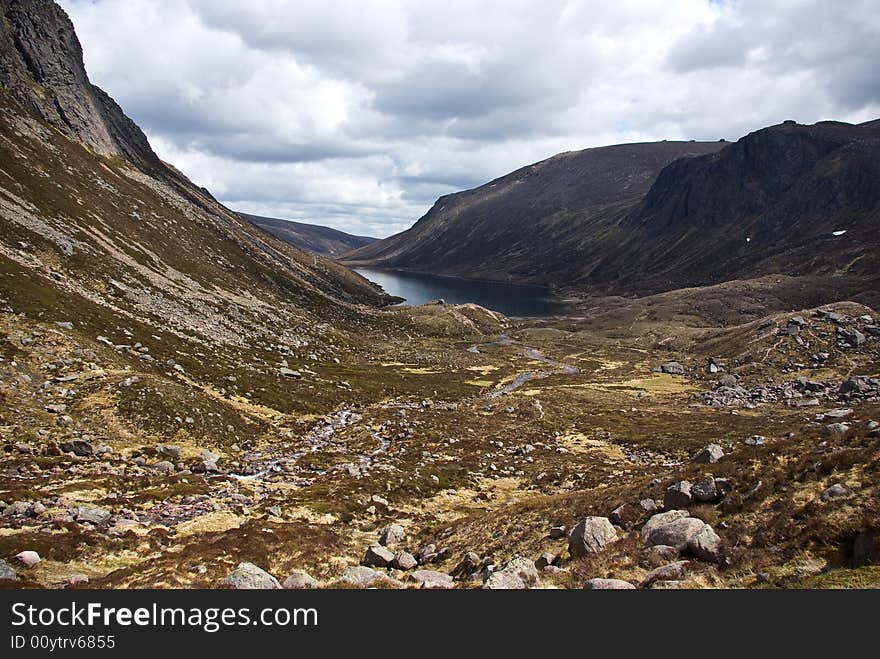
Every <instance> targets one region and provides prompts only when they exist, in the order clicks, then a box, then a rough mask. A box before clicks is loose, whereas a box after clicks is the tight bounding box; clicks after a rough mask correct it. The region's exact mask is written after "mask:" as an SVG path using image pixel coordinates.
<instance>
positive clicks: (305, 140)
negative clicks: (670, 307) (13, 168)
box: [61, 0, 880, 236]
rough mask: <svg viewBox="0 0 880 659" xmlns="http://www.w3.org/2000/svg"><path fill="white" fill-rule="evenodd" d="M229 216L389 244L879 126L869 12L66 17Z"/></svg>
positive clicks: (185, 1)
mask: <svg viewBox="0 0 880 659" xmlns="http://www.w3.org/2000/svg"><path fill="white" fill-rule="evenodd" d="M61 4H62V5H63V6H64V8H65V9H66V10H67V11H68V13H69V14H70V15H71V18H72V19H73V21H74V24H75V25H76V27H77V31H78V33H79V36H80V39H81V41H82V42H83V47H84V51H85V60H86V66H87V68H88V70H89V73H90V75H91V77H92V79H93V81H94V82H95V83H96V84H98V85H100V86H101V87H103V88H104V89H106V90H107V91H108V92H109V93H110V94H111V95H112V96H114V97H115V98H116V99H117V100H118V101H119V102H120V103H121V104H122V106H123V107H124V108H125V110H126V111H127V113H128V114H129V115H130V116H131V117H132V118H134V119H135V121H137V122H138V123H139V124H140V125H141V126H142V127H143V128H144V130H145V132H146V133H147V135H148V136H149V137H150V140H151V142H152V143H153V145H154V147H155V148H156V149H157V151H158V152H159V153H160V155H161V156H162V157H164V158H166V159H167V160H169V161H171V162H174V163H175V164H176V165H177V166H179V167H180V168H181V169H182V170H183V171H185V172H186V173H187V174H188V175H189V176H190V177H191V178H192V179H193V180H195V181H196V182H197V183H199V184H200V185H205V186H206V187H208V188H209V189H211V190H212V192H213V193H214V194H215V195H216V196H217V197H218V198H220V199H221V200H222V201H224V202H225V203H227V204H228V205H229V206H231V207H233V208H236V209H240V210H243V211H249V212H255V213H259V214H263V215H273V216H279V217H287V218H290V219H297V220H302V221H306V222H315V223H319V224H326V225H329V226H333V227H336V228H339V229H342V230H346V231H351V232H353V233H360V234H372V235H377V236H385V235H389V234H391V233H394V232H396V231H400V230H403V229H405V228H407V227H409V226H410V225H411V224H412V223H413V222H414V221H415V220H416V219H418V217H419V216H421V215H422V214H423V213H424V212H425V211H426V210H427V209H428V208H429V207H430V205H431V204H432V203H433V201H434V200H435V199H436V198H437V197H438V196H440V195H443V194H447V193H450V192H454V191H456V190H459V189H462V188H467V187H473V186H475V185H479V184H481V183H483V182H485V181H488V180H490V179H492V178H495V177H498V176H501V175H503V174H506V173H507V172H509V171H512V170H514V169H517V168H519V167H521V166H523V165H525V164H528V163H530V162H534V161H536V160H540V159H542V158H546V157H549V156H551V155H553V154H555V153H558V152H560V151H566V150H572V149H580V148H586V147H590V146H598V145H602V144H613V143H620V142H629V141H647V140H656V139H710V140H716V139H718V138H721V137H724V138H727V139H736V138H738V137H740V136H741V135H743V134H745V133H747V132H750V131H752V130H755V129H757V128H760V127H762V126H765V125H769V124H774V123H778V122H780V121H782V120H784V119H789V118H792V119H796V120H798V121H802V122H810V123H811V122H815V121H819V120H822V119H828V118H833V119H839V120H844V121H853V122H856V121H865V120H868V119H872V118H875V117H877V116H880V67H877V66H876V62H877V61H880V40H878V39H876V35H877V34H878V33H880V12H876V11H875V9H876V2H875V1H874V0H854V1H853V2H850V3H846V5H845V6H844V5H840V4H837V3H827V2H820V1H819V0H800V1H795V0H764V1H759V0H730V1H724V2H717V1H716V2H710V1H708V0H617V1H616V2H614V3H608V2H604V1H602V2H600V1H598V0H596V1H591V2H585V1H565V0H507V1H506V2H501V1H495V2H493V1H489V0H444V1H443V2H438V1H435V0H432V1H427V0H426V1H425V2H417V3H416V2H406V1H405V0H349V1H347V2H343V1H334V0H321V1H315V0H251V1H249V2H247V3H243V2H240V1H239V0H127V1H126V2H124V3H121V2H118V0H61Z"/></svg>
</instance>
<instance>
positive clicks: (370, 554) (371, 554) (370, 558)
mask: <svg viewBox="0 0 880 659" xmlns="http://www.w3.org/2000/svg"><path fill="white" fill-rule="evenodd" d="M392 561H394V554H392V553H391V552H390V551H388V550H387V549H385V547H383V546H382V545H380V544H378V543H377V544H373V545H370V546H369V547H367V551H366V553H365V554H364V558H363V560H362V561H361V564H362V565H366V566H367V567H389V566H390V565H391V563H392Z"/></svg>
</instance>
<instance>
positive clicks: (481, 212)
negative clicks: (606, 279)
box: [343, 142, 726, 285]
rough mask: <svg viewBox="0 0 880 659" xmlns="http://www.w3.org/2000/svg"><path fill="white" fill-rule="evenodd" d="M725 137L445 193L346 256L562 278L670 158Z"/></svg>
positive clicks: (707, 149)
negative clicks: (410, 222) (400, 228)
mask: <svg viewBox="0 0 880 659" xmlns="http://www.w3.org/2000/svg"><path fill="white" fill-rule="evenodd" d="M724 146H726V145H725V143H723V142H705V143H698V142H656V143H647V144H624V145H619V146H609V147H601V148H596V149H586V150H583V151H571V152H567V153H562V154H559V155H557V156H554V157H552V158H548V159H547V160H543V161H541V162H538V163H535V164H533V165H529V166H528V167H523V168H521V169H519V170H517V171H515V172H513V173H511V174H508V175H506V176H503V177H501V178H499V179H497V180H494V181H491V182H490V183H487V184H485V185H482V186H480V187H478V188H475V189H473V190H467V191H465V192H459V193H456V194H451V195H447V196H445V197H441V198H440V199H438V200H437V203H435V204H434V207H433V208H431V210H430V211H428V213H427V214H426V215H425V216H424V217H422V218H421V219H420V220H419V221H418V222H416V223H415V225H414V226H413V227H412V228H410V229H409V230H407V231H404V232H403V233H400V234H397V235H395V236H392V237H390V238H386V239H384V240H381V241H378V242H375V243H373V244H371V245H368V246H367V247H363V248H361V249H359V250H356V251H354V252H352V253H350V254H348V255H346V256H345V257H344V259H343V260H344V261H345V262H349V263H353V264H360V265H373V266H378V267H387V268H400V269H404V270H406V269H409V270H417V271H425V272H432V273H438V274H450V275H459V276H465V277H471V278H474V279H497V280H508V279H510V280H512V281H515V282H519V283H531V284H543V285H555V284H557V283H561V282H564V281H566V280H568V279H571V278H572V277H573V276H574V275H575V274H576V273H577V272H578V271H579V269H580V267H581V265H580V261H581V259H582V258H583V256H584V254H585V252H587V251H588V250H589V249H590V246H591V245H592V244H594V243H595V242H596V241H597V240H601V236H602V235H603V234H604V233H605V232H607V231H609V230H610V228H611V227H613V226H614V224H615V222H616V221H618V220H619V219H620V218H621V217H623V216H625V215H626V213H628V212H629V211H631V210H632V209H633V208H634V207H635V206H636V205H637V204H638V203H639V202H640V201H641V200H642V198H643V197H644V195H645V194H646V193H647V192H648V190H649V189H650V187H651V184H652V183H653V182H654V180H655V179H656V177H657V175H658V174H659V173H660V171H661V170H662V169H663V168H664V167H665V166H666V165H668V164H669V163H671V162H672V161H674V160H676V159H678V158H682V157H686V156H698V155H704V154H711V153H714V152H716V151H718V150H719V149H721V148H723V147H724Z"/></svg>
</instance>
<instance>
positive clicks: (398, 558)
mask: <svg viewBox="0 0 880 659" xmlns="http://www.w3.org/2000/svg"><path fill="white" fill-rule="evenodd" d="M418 564H419V562H418V561H417V560H416V557H415V556H413V555H412V554H410V553H409V552H407V551H399V552H397V553H396V554H394V560H393V561H391V566H392V567H394V568H397V569H398V570H404V571H406V570H412V569H413V568H414V567H417V566H418Z"/></svg>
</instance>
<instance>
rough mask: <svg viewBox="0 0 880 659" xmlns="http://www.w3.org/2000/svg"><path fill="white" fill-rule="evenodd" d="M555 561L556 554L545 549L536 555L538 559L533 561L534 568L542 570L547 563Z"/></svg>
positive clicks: (550, 563)
mask: <svg viewBox="0 0 880 659" xmlns="http://www.w3.org/2000/svg"><path fill="white" fill-rule="evenodd" d="M555 562H556V554H553V553H551V552H549V551H545V552H544V553H543V554H541V555H540V556H539V557H538V560H536V561H535V568H537V569H538V570H543V569H544V568H545V567H547V566H548V565H553V564H554V563H555Z"/></svg>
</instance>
